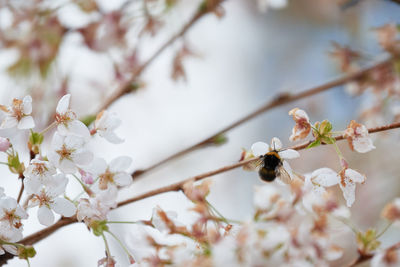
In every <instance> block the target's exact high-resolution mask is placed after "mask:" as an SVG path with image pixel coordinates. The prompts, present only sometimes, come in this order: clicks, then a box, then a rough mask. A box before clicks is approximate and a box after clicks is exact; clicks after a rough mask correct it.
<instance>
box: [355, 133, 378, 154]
mask: <svg viewBox="0 0 400 267" xmlns="http://www.w3.org/2000/svg"><path fill="white" fill-rule="evenodd" d="M353 147H354V149H355V150H356V151H357V152H359V153H366V152H369V151H371V150H372V149H375V146H374V145H373V143H372V140H371V138H369V137H359V138H355V139H354V140H353Z"/></svg>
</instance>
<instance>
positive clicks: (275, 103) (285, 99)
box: [132, 58, 394, 179]
mask: <svg viewBox="0 0 400 267" xmlns="http://www.w3.org/2000/svg"><path fill="white" fill-rule="evenodd" d="M392 60H394V58H389V59H387V60H385V61H382V62H379V63H377V64H375V65H373V66H371V67H368V68H365V69H362V70H360V71H357V72H354V73H352V74H348V75H345V76H342V77H340V78H337V79H334V80H332V81H330V82H328V83H325V84H322V85H319V86H316V87H313V88H310V89H307V90H305V91H303V92H301V93H297V94H293V95H291V94H288V93H286V94H281V95H278V96H277V97H276V98H275V99H274V100H272V101H269V102H267V103H265V104H264V105H262V106H261V107H260V108H258V109H256V110H255V111H253V112H251V113H250V114H248V115H246V116H244V117H243V118H241V119H239V120H237V121H235V122H233V123H232V124H230V125H228V126H226V127H225V128H223V129H221V130H220V131H218V132H216V133H215V134H213V135H211V136H209V137H207V138H206V139H204V140H202V141H200V142H198V143H196V144H194V145H192V146H190V147H188V148H185V149H183V150H181V151H179V152H177V153H175V154H173V155H171V156H169V157H167V158H165V159H163V160H161V161H159V162H156V163H154V164H153V165H151V166H149V167H147V168H145V169H142V170H137V171H136V172H134V173H133V174H132V177H133V178H134V179H136V178H137V177H139V176H141V175H143V174H144V173H146V172H149V171H151V170H153V169H155V168H157V167H159V166H161V165H163V164H165V163H167V162H169V161H171V160H174V159H176V158H179V157H181V156H183V155H185V154H187V153H190V152H192V151H194V150H197V149H199V148H202V147H205V146H206V145H210V144H214V143H215V142H214V140H215V139H216V138H217V137H218V136H221V135H222V134H224V133H226V132H228V131H230V130H232V129H234V128H236V127H238V126H240V125H242V124H244V123H246V122H247V121H249V120H251V119H253V118H255V117H257V116H258V115H261V114H263V113H264V112H266V111H268V110H271V109H273V108H276V107H279V106H282V105H285V104H288V103H291V102H294V101H297V100H300V99H303V98H307V97H309V96H313V95H316V94H319V93H322V92H325V91H327V90H329V89H332V88H335V87H337V86H340V85H344V84H346V83H348V82H350V81H354V80H357V79H360V78H363V77H365V75H366V74H368V72H370V71H372V70H375V69H379V68H381V67H382V66H384V65H386V64H388V63H390V62H391V61H392Z"/></svg>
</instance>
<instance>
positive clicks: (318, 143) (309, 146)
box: [307, 139, 321, 149]
mask: <svg viewBox="0 0 400 267" xmlns="http://www.w3.org/2000/svg"><path fill="white" fill-rule="evenodd" d="M319 145H321V140H319V139H317V140H315V141H314V142H312V143H311V144H309V145H308V146H307V149H309V148H312V147H317V146H319Z"/></svg>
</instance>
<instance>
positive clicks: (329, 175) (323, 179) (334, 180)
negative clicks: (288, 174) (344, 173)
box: [304, 168, 340, 194]
mask: <svg viewBox="0 0 400 267" xmlns="http://www.w3.org/2000/svg"><path fill="white" fill-rule="evenodd" d="M339 181H340V178H339V176H338V174H337V173H336V172H335V171H333V170H331V169H329V168H320V169H317V170H315V171H313V172H312V173H311V174H306V175H305V178H304V188H305V189H306V191H308V190H311V191H312V192H313V193H316V194H323V193H325V192H326V189H325V188H326V187H330V186H333V185H336V184H338V183H339Z"/></svg>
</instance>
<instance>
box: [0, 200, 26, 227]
mask: <svg viewBox="0 0 400 267" xmlns="http://www.w3.org/2000/svg"><path fill="white" fill-rule="evenodd" d="M26 219H28V214H27V213H26V212H25V210H24V209H23V208H22V207H21V206H20V205H19V204H18V203H17V201H16V200H15V199H14V198H11V197H5V198H1V199H0V222H1V223H2V224H3V223H5V224H7V225H8V226H9V227H10V228H13V229H16V230H22V223H21V220H26Z"/></svg>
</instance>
